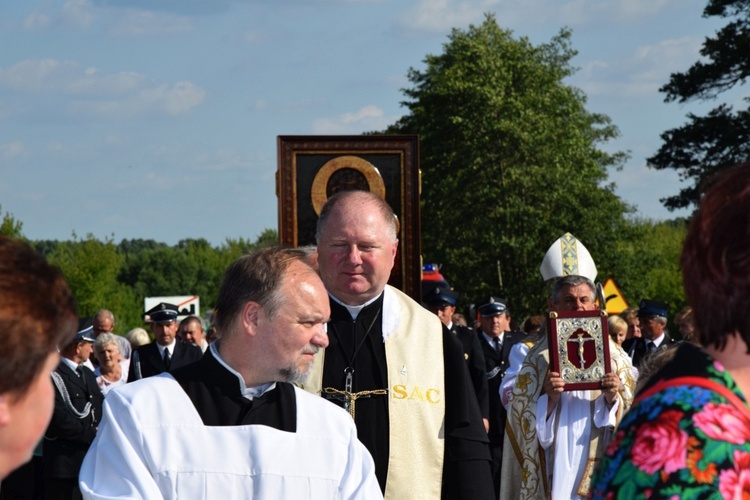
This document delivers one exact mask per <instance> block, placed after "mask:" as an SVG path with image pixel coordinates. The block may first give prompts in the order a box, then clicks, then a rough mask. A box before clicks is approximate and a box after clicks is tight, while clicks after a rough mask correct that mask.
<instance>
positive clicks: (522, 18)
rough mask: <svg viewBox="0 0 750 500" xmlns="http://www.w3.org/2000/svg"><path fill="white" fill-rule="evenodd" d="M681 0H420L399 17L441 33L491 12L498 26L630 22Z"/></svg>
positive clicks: (403, 22) (418, 28)
mask: <svg viewBox="0 0 750 500" xmlns="http://www.w3.org/2000/svg"><path fill="white" fill-rule="evenodd" d="M680 1H682V0H627V1H622V0H568V1H563V0H524V1H523V2H519V1H518V0H420V1H419V2H418V3H417V4H416V5H415V6H414V7H412V8H411V9H409V10H408V11H407V12H406V13H405V14H404V15H403V16H402V18H401V21H400V23H401V25H402V27H404V28H406V29H408V30H415V31H422V32H425V31H426V32H431V33H445V32H447V31H449V30H450V29H451V28H461V29H463V28H465V27H467V26H468V25H469V24H472V23H473V24H477V23H481V22H482V18H483V15H484V13H486V12H493V13H495V15H496V18H497V20H498V23H499V24H500V26H502V27H505V28H510V29H516V28H517V27H519V26H529V25H542V24H547V23H553V24H554V25H557V26H561V27H562V26H566V25H567V26H582V25H593V24H597V25H598V24H601V23H602V22H608V23H616V24H631V23H635V22H638V21H640V20H643V19H644V18H650V17H653V16H656V15H657V14H659V13H660V12H661V11H663V10H664V9H665V8H667V7H668V6H669V5H670V4H671V5H674V6H676V8H680V3H679V2H680Z"/></svg>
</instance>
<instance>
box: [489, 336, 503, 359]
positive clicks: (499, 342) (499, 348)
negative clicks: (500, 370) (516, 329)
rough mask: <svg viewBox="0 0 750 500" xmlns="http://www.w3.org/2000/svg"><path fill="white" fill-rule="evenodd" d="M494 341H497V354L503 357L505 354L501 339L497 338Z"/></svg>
mask: <svg viewBox="0 0 750 500" xmlns="http://www.w3.org/2000/svg"><path fill="white" fill-rule="evenodd" d="M492 340H494V341H495V350H496V351H497V353H498V354H499V355H501V356H502V354H503V343H502V341H501V340H500V337H495V338H494V339H492Z"/></svg>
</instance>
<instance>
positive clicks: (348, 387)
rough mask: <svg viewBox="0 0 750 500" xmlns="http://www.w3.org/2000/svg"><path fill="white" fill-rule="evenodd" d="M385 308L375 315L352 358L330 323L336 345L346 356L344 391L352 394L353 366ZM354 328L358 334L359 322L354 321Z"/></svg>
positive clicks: (380, 308)
mask: <svg viewBox="0 0 750 500" xmlns="http://www.w3.org/2000/svg"><path fill="white" fill-rule="evenodd" d="M382 309H383V307H382V306H381V307H379V308H378V310H377V312H376V313H375V317H374V318H373V320H372V323H370V326H368V327H367V330H366V331H365V334H364V335H363V336H362V340H360V341H359V344H358V345H357V346H356V348H355V349H354V352H353V353H352V357H351V358H349V356H347V353H346V350H345V349H344V345H343V344H342V343H341V337H340V336H339V332H338V331H337V330H336V327H335V326H334V325H333V323H330V326H331V331H332V332H333V335H334V337H336V343H337V344H338V345H339V348H340V349H341V354H342V355H343V356H344V361H346V364H347V366H346V368H344V374H345V375H346V379H345V380H344V390H345V391H346V392H352V386H353V380H352V379H353V376H354V367H353V366H352V365H353V364H354V360H355V359H356V358H357V354H359V351H360V349H362V346H363V345H365V341H366V340H367V337H369V336H370V330H372V327H373V326H375V322H376V321H377V320H378V318H379V317H380V313H381V311H382ZM353 324H354V328H353V333H356V331H357V320H354V322H353Z"/></svg>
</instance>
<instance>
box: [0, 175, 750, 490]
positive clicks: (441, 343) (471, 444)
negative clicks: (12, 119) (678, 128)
mask: <svg viewBox="0 0 750 500" xmlns="http://www.w3.org/2000/svg"><path fill="white" fill-rule="evenodd" d="M743 230H744V231H743ZM747 230H750V165H744V166H741V167H738V168H736V169H734V170H732V171H731V172H730V173H729V174H728V175H727V176H726V177H725V178H724V179H721V180H719V181H718V182H716V183H715V184H714V185H713V186H712V187H711V189H710V190H709V191H708V192H707V194H706V195H705V196H704V198H703V201H702V203H701V207H700V209H699V211H698V212H697V213H696V214H695V216H694V217H693V220H692V222H691V225H690V228H689V231H688V236H687V240H686V242H685V248H684V251H683V255H682V259H681V266H682V270H683V276H684V284H685V290H686V295H687V297H688V301H689V303H690V304H691V306H692V307H690V308H686V309H685V310H683V311H680V312H679V313H678V314H677V315H676V317H675V323H676V324H677V325H678V327H679V330H680V333H681V339H682V340H680V341H678V340H677V339H676V338H675V337H673V336H671V335H670V334H669V333H668V332H667V331H666V324H667V318H668V317H669V315H670V311H669V305H668V304H666V303H665V302H663V301H660V300H658V299H654V298H648V299H643V300H641V302H640V304H639V306H638V307H637V308H632V309H630V310H626V311H623V312H622V313H621V314H620V315H617V316H609V317H608V318H607V315H606V313H602V312H601V311H600V307H601V306H602V304H601V301H599V302H597V299H598V296H597V286H596V284H595V280H596V274H597V271H596V265H595V262H594V259H593V257H592V256H591V255H590V253H589V252H588V250H587V249H586V247H585V246H584V245H583V243H581V242H580V241H578V240H577V239H576V238H575V237H574V236H573V235H571V234H569V233H566V234H565V235H563V236H562V237H561V238H560V239H558V240H557V241H555V242H554V243H553V244H552V245H551V246H550V248H549V250H548V251H547V254H546V255H545V258H544V260H543V262H542V263H541V266H540V273H541V278H542V280H543V281H545V282H547V284H548V285H549V298H548V308H547V311H545V312H544V314H542V315H538V316H535V317H531V318H528V320H527V321H525V322H524V323H523V329H515V328H513V327H512V326H511V325H512V324H514V319H513V317H512V315H511V307H512V303H511V301H509V300H506V299H505V298H502V297H499V296H497V295H493V296H488V297H486V298H484V299H483V300H482V301H481V303H479V304H478V307H477V308H476V312H477V322H476V324H475V325H473V326H474V327H475V328H470V327H469V326H467V325H464V324H462V323H463V322H462V319H465V318H461V317H460V316H457V313H456V305H457V303H458V301H459V294H458V292H457V291H455V290H451V289H448V288H446V287H444V286H436V287H435V288H434V289H432V290H428V291H427V292H426V293H424V296H423V302H422V303H421V304H420V303H417V302H415V301H414V300H413V299H411V298H410V297H408V296H407V295H405V294H403V293H402V292H401V291H399V290H397V289H395V288H393V287H391V286H389V285H388V279H389V277H390V274H391V270H392V268H393V266H394V260H395V257H396V250H397V248H398V239H397V226H396V221H395V218H394V216H393V212H392V210H391V208H390V207H389V206H388V204H387V203H386V202H385V201H383V200H382V199H381V198H379V197H378V196H376V195H374V194H371V193H368V192H363V191H345V192H340V193H337V194H335V195H333V196H331V197H330V198H329V199H328V201H327V202H326V204H325V205H324V206H323V208H322V210H321V213H320V217H319V220H318V225H317V232H316V238H317V246H316V248H315V249H314V250H311V249H290V248H285V247H271V248H266V249H262V250H258V251H255V252H253V253H250V254H247V255H245V256H243V257H240V258H239V259H237V260H236V261H235V262H233V263H232V264H231V265H230V266H229V267H228V268H227V270H226V272H225V274H224V277H223V281H222V284H221V287H220V290H219V293H218V296H217V299H216V307H215V309H214V314H213V316H212V324H211V325H210V328H206V325H204V322H203V321H202V320H201V319H200V318H198V317H188V318H186V319H183V320H182V321H178V308H177V307H176V306H175V305H173V304H168V303H160V304H158V305H157V306H155V307H153V308H152V309H151V310H149V311H147V312H146V313H145V320H146V322H147V324H148V328H149V329H150V330H151V334H152V335H153V338H154V341H153V342H150V341H149V335H148V333H147V332H146V331H145V330H143V329H140V328H138V329H135V330H132V331H130V332H128V334H127V335H125V336H119V335H116V334H114V333H113V331H114V328H115V315H114V314H113V313H112V312H111V311H108V310H105V309H102V310H101V311H98V312H97V313H96V314H95V315H94V317H93V318H90V320H89V321H86V322H84V323H82V324H81V323H80V322H79V323H78V324H77V323H76V320H77V314H76V308H75V304H74V300H73V296H72V293H71V291H70V290H69V288H68V287H67V285H66V284H65V282H64V280H63V277H62V275H61V274H60V272H59V271H58V270H57V269H55V268H54V267H52V266H50V265H49V264H47V263H46V262H45V261H44V259H43V258H42V257H41V256H39V255H38V254H36V253H35V252H34V251H33V250H32V249H31V248H30V247H29V246H28V245H26V244H24V243H21V242H19V241H15V240H12V239H9V238H6V237H0V276H2V279H0V325H1V326H2V327H3V329H4V332H5V333H6V339H7V341H6V342H5V343H4V344H0V360H1V362H0V480H2V482H1V483H0V497H1V498H61V499H62V498H65V499H69V498H94V499H100V498H101V499H103V498H108V499H111V498H368V499H369V498H383V497H385V498H398V499H409V498H436V499H437V498H444V499H454V498H455V499H464V498H466V499H484V498H487V499H490V498H492V499H498V498H502V499H518V498H558V499H559V498H566V499H567V498H570V499H574V498H636V497H641V496H647V497H648V496H653V497H667V496H669V497H680V498H685V497H691V498H693V497H702V496H711V495H720V496H723V497H724V498H730V497H731V498H735V497H741V496H742V495H743V494H747V493H748V492H750V483H749V482H748V481H747V477H750V475H749V474H750V408H748V404H747V401H746V399H745V396H744V394H746V393H747V391H748V390H750V376H749V375H748V373H750V370H748V367H750V354H748V352H749V349H748V346H750V331H749V330H748V328H750V320H748V319H747V318H748V316H747V313H746V310H747V303H746V301H747V299H746V297H748V296H750V295H748V293H747V292H748V290H747V288H748V287H750V252H748V250H747V248H750V231H747ZM745 233H747V234H745ZM570 318H573V319H574V320H570V322H571V324H575V325H583V324H585V325H587V326H586V327H585V328H584V327H581V326H576V327H575V328H578V329H577V330H575V331H573V330H571V332H572V333H570V334H569V335H570V336H569V337H565V336H564V335H565V334H564V333H563V334H562V335H563V336H560V335H561V333H560V332H561V331H563V332H564V328H563V326H561V325H565V324H566V323H565V322H564V320H568V319H570ZM576 321H577V323H576ZM591 325H593V326H591ZM606 331H608V332H609V335H606V334H605V333H604V332H606ZM597 332H598V333H597ZM573 335H576V337H575V338H574V337H573ZM597 335H598V336H597ZM571 344H572V345H574V346H575V347H569V346H570V345H571ZM588 345H590V346H592V347H591V348H589V347H586V346H588ZM561 346H562V347H561ZM566 346H567V347H566ZM605 352H606V354H602V353H605ZM571 353H572V354H571ZM592 353H594V354H593V356H592ZM571 356H572V357H571ZM566 363H567V364H566ZM570 364H572V366H573V368H572V369H571V368H570V367H569V366H568V365H570ZM571 373H572V374H573V375H571ZM50 374H51V375H50ZM571 377H572V378H571ZM576 377H579V378H576ZM580 377H583V378H580ZM40 439H41V443H42V444H41V447H39V446H37V444H38V443H39V442H40ZM35 448H36V449H35ZM32 457H33V459H32ZM30 459H31V461H30ZM24 463H26V465H24Z"/></svg>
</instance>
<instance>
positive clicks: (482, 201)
mask: <svg viewBox="0 0 750 500" xmlns="http://www.w3.org/2000/svg"><path fill="white" fill-rule="evenodd" d="M570 37H571V33H570V31H568V30H562V31H561V32H560V33H559V34H558V35H557V36H555V37H554V38H553V39H552V40H551V41H550V42H549V43H546V44H541V45H538V46H534V45H532V44H531V43H530V42H529V40H528V39H527V38H525V37H522V38H514V37H513V36H512V33H511V32H510V31H507V30H503V29H501V28H500V27H499V26H498V25H497V22H496V20H495V18H494V16H492V15H487V16H486V18H485V20H484V22H483V23H482V24H481V25H479V26H473V25H472V26H470V27H469V28H468V29H467V30H466V31H462V30H457V29H454V30H453V31H452V33H451V35H450V37H449V42H448V43H446V44H445V45H444V50H443V53H442V54H440V55H429V56H427V58H426V59H425V63H426V68H425V69H424V70H422V71H420V70H416V69H410V70H409V73H408V78H409V80H410V81H411V83H412V84H413V87H412V88H409V89H405V90H404V91H403V92H404V93H405V95H406V97H407V98H408V100H407V101H406V102H404V103H403V104H404V105H405V106H406V107H407V108H408V109H409V113H408V114H407V115H406V116H404V117H403V118H402V119H401V120H399V121H398V122H397V123H396V124H395V125H393V126H391V127H390V128H389V129H388V130H387V132H389V133H414V134H419V135H420V155H421V168H422V172H423V182H422V184H423V193H422V201H423V203H422V241H423V245H422V248H423V254H424V255H425V259H426V261H429V262H441V263H443V272H444V274H445V275H446V276H447V277H448V279H449V280H451V284H452V285H454V286H455V287H456V289H457V290H459V291H460V292H462V293H463V294H464V295H465V296H466V297H468V298H469V299H471V300H478V299H479V298H480V297H481V296H482V295H485V294H489V293H492V294H493V295H497V294H498V293H499V294H502V295H504V296H505V297H507V298H508V299H510V300H511V310H512V311H513V312H514V314H515V316H516V317H517V318H521V317H523V316H525V315H526V314H529V313H538V312H539V311H541V310H543V308H544V307H545V302H544V296H545V291H544V289H543V286H542V285H541V277H540V275H539V265H540V263H541V261H542V258H543V257H544V254H545V252H546V250H547V248H548V247H549V245H550V244H552V242H553V241H555V240H556V239H557V238H558V237H560V236H561V235H562V234H564V233H565V232H571V233H572V234H574V235H575V236H576V237H578V238H579V239H580V240H581V241H583V242H584V243H585V244H586V246H587V247H588V248H589V250H590V251H591V253H592V255H594V258H595V259H597V264H598V265H599V266H600V268H602V269H611V268H613V267H614V265H615V261H614V260H613V259H612V258H611V255H610V254H609V253H608V250H607V249H608V246H609V245H610V244H611V243H612V242H613V241H615V240H616V238H617V234H618V230H619V229H620V228H621V227H622V226H623V224H625V221H624V218H623V214H624V213H625V212H626V211H627V210H628V207H627V206H626V205H625V204H624V203H623V202H622V201H621V200H620V199H619V198H618V197H617V196H616V195H615V194H614V193H613V188H612V186H611V185H609V184H605V182H606V177H607V170H606V169H607V167H608V166H612V165H615V166H617V165H620V164H621V163H622V161H623V159H624V158H625V154H624V153H614V154H608V153H605V152H604V151H602V150H600V149H598V144H600V143H603V142H605V141H607V140H609V139H612V138H614V137H616V135H617V129H616V128H615V127H614V126H613V125H612V124H611V123H610V120H609V118H608V117H606V116H604V115H601V114H594V113H590V112H588V111H587V110H586V109H585V104H586V97H585V95H584V94H583V93H582V92H581V91H580V90H579V89H576V88H573V87H570V86H568V85H566V84H565V83H564V82H563V80H564V79H565V78H567V77H569V76H570V75H571V74H573V73H574V71H575V69H574V68H573V67H572V66H571V64H570V61H571V59H572V58H573V57H574V56H575V55H576V52H575V50H573V49H572V48H571V43H570Z"/></svg>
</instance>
